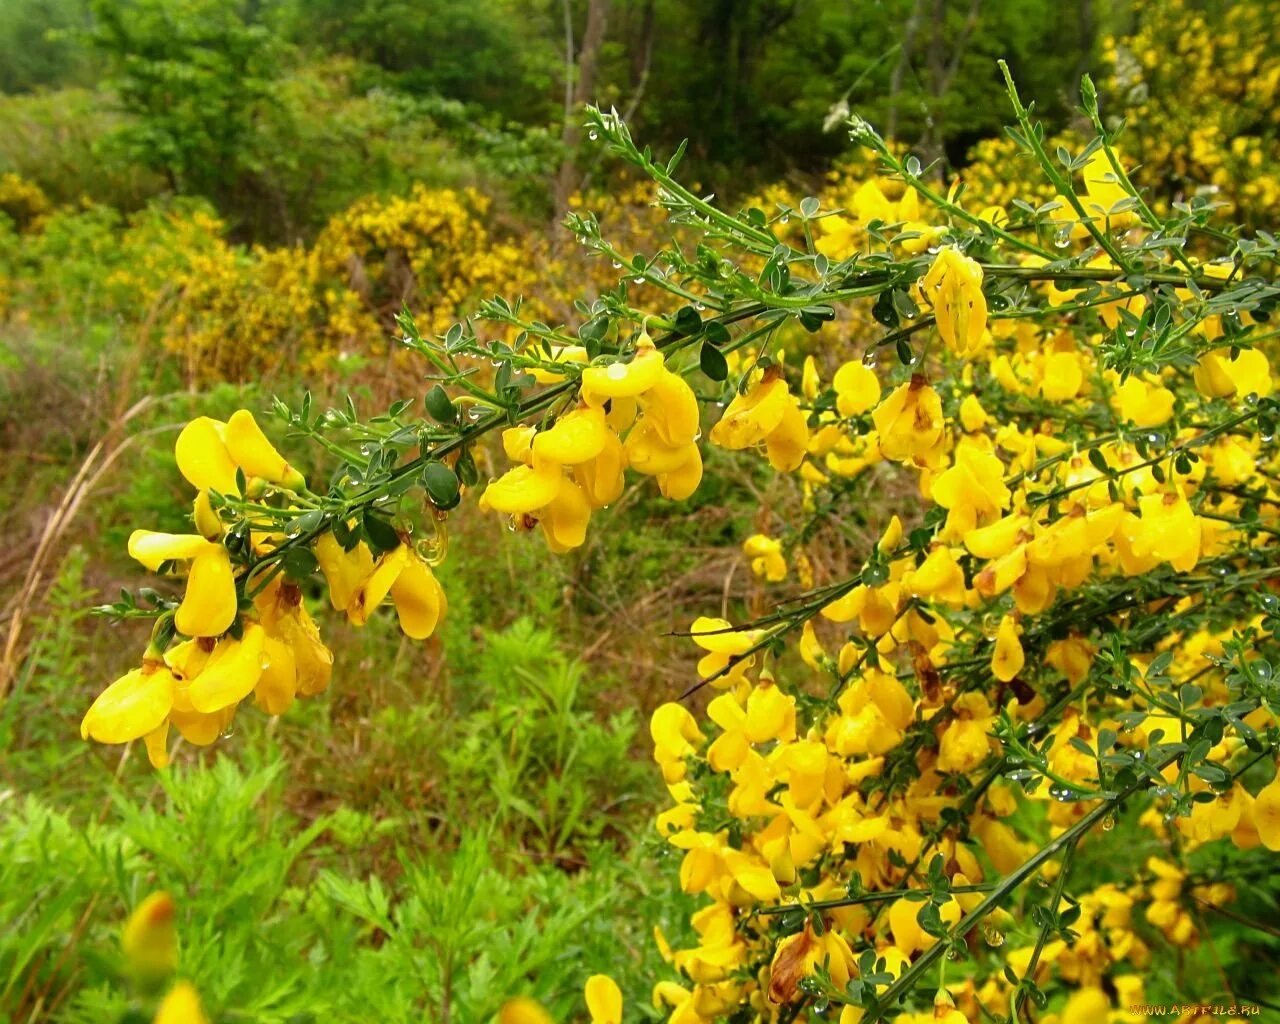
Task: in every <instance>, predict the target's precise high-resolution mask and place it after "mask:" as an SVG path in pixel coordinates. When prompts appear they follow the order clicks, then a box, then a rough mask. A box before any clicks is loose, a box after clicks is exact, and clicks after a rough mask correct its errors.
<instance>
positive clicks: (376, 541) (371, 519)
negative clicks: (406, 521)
mask: <svg viewBox="0 0 1280 1024" xmlns="http://www.w3.org/2000/svg"><path fill="white" fill-rule="evenodd" d="M361 525H362V526H363V527H364V539H365V540H366V541H368V543H369V547H371V548H373V550H374V551H375V552H376V553H378V554H381V553H382V552H384V551H394V550H395V549H396V548H398V547H399V546H400V534H398V533H397V532H396V528H395V527H394V526H392V525H391V523H390V521H389V520H386V519H383V518H382V517H381V516H379V515H377V514H375V513H374V511H373V510H372V509H368V510H366V511H365V514H364V519H363V520H362V521H361Z"/></svg>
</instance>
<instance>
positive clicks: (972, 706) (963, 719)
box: [938, 693, 995, 772]
mask: <svg viewBox="0 0 1280 1024" xmlns="http://www.w3.org/2000/svg"><path fill="white" fill-rule="evenodd" d="M955 715H956V717H955V719H954V720H953V721H951V722H950V723H949V724H948V725H947V727H946V728H945V729H943V731H942V737H941V738H940V739H939V741H938V771H940V772H968V771H972V770H973V769H974V768H976V767H978V765H980V764H981V763H982V762H983V761H984V760H986V757H987V753H988V752H989V751H990V749H991V743H990V740H989V732H990V729H991V723H992V722H993V721H994V718H995V716H994V715H993V714H992V712H991V705H990V704H989V703H988V702H987V698H986V697H984V696H983V695H982V694H980V693H966V694H963V695H962V696H960V697H959V698H957V699H956V702H955Z"/></svg>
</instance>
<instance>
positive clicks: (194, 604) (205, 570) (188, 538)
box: [129, 530, 239, 636]
mask: <svg viewBox="0 0 1280 1024" xmlns="http://www.w3.org/2000/svg"><path fill="white" fill-rule="evenodd" d="M129 554H130V555H131V556H132V557H133V558H136V559H137V560H138V561H139V562H141V563H142V564H143V565H145V566H146V567H147V568H148V569H151V570H152V571H156V570H158V569H159V568H160V566H161V565H163V564H164V563H165V562H183V561H190V562H191V570H190V573H189V574H188V577H187V590H186V594H185V596H184V597H183V599H182V604H181V605H179V607H178V610H177V613H176V614H175V615H174V624H175V625H176V626H177V627H178V632H180V633H184V634H186V635H187V636H220V635H221V634H223V633H225V632H226V631H227V630H228V629H230V628H231V624H232V623H233V622H234V621H235V618H236V611H237V609H238V606H239V598H238V597H237V595H236V582H235V575H234V573H233V572H232V569H231V556H230V555H229V554H228V552H227V549H226V548H225V547H223V546H222V545H221V544H218V543H215V542H213V541H209V540H206V539H205V538H204V537H201V536H200V535H199V534H195V533H191V534H186V533H154V532H152V531H150V530H134V531H133V533H132V534H131V535H130V536H129Z"/></svg>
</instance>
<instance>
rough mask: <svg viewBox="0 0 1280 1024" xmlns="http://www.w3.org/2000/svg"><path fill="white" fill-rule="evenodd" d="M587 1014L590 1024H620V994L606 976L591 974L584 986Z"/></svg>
mask: <svg viewBox="0 0 1280 1024" xmlns="http://www.w3.org/2000/svg"><path fill="white" fill-rule="evenodd" d="M585 995H586V1000H587V1012H588V1013H590V1014H591V1024H622V992H621V990H620V989H619V988H618V983H617V982H616V981H614V980H613V979H612V978H610V977H609V976H608V975H606V974H593V975H592V976H591V977H590V978H588V979H587V985H586V992H585Z"/></svg>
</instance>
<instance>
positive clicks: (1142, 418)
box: [1113, 376, 1174, 427]
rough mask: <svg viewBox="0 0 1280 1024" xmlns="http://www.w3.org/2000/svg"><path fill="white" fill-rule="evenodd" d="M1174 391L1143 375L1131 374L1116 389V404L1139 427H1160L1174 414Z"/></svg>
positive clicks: (1119, 410) (1118, 409) (1121, 412)
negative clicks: (1148, 380)
mask: <svg viewBox="0 0 1280 1024" xmlns="http://www.w3.org/2000/svg"><path fill="white" fill-rule="evenodd" d="M1173 400H1174V399H1173V392H1172V391H1170V390H1169V389H1168V388H1165V387H1162V386H1161V385H1159V384H1151V383H1148V382H1147V381H1145V380H1143V379H1142V378H1141V377H1137V376H1130V377H1129V378H1128V379H1127V380H1125V382H1124V383H1123V384H1121V385H1120V387H1119V388H1118V389H1117V390H1116V394H1115V400H1114V403H1113V404H1114V405H1115V407H1116V411H1117V412H1119V413H1120V415H1121V416H1123V417H1124V418H1125V419H1127V420H1129V421H1130V422H1132V423H1133V424H1135V425H1136V426H1139V427H1158V426H1160V424H1162V423H1164V422H1166V421H1167V420H1168V419H1169V417H1170V416H1172V415H1173Z"/></svg>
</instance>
